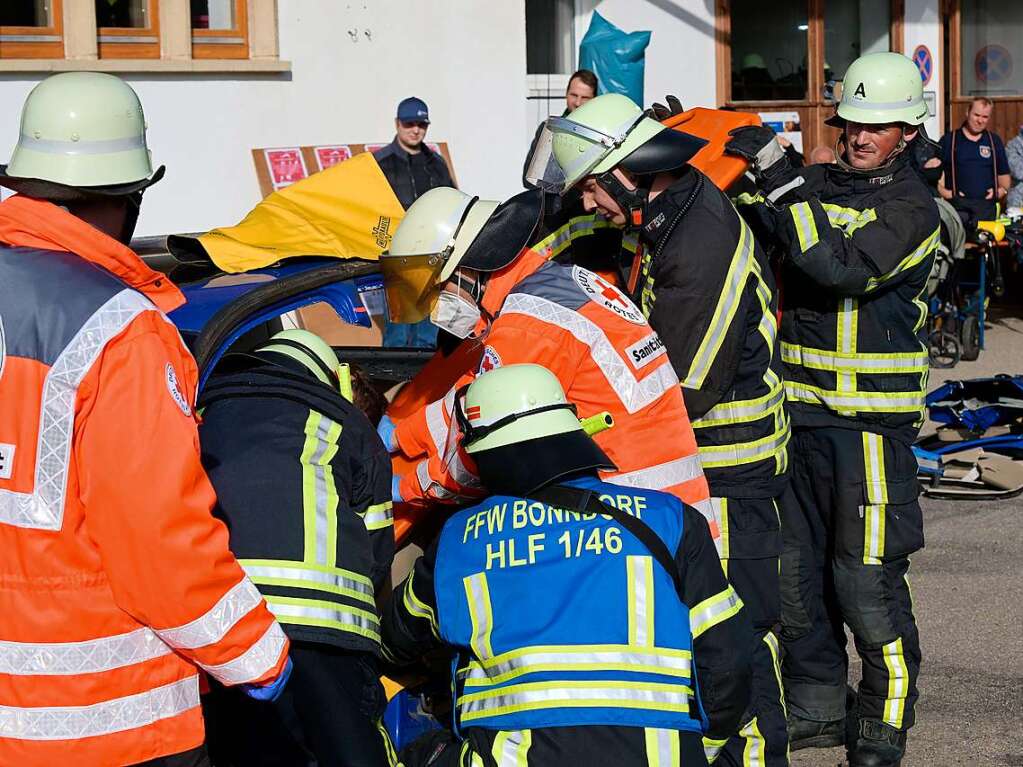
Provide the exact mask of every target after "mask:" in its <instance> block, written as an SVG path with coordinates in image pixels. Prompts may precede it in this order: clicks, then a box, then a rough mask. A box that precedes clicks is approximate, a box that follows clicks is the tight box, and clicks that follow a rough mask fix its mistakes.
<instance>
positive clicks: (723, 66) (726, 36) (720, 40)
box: [714, 0, 732, 106]
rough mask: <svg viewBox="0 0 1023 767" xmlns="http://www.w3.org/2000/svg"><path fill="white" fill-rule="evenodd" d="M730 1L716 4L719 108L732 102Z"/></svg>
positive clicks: (715, 63)
mask: <svg viewBox="0 0 1023 767" xmlns="http://www.w3.org/2000/svg"><path fill="white" fill-rule="evenodd" d="M730 6H731V3H730V2H729V0H717V1H716V2H715V4H714V69H715V88H716V95H717V106H724V105H725V104H727V103H728V102H730V101H731V100H732V12H731V11H732V9H731V7H730Z"/></svg>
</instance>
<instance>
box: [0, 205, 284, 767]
mask: <svg viewBox="0 0 1023 767" xmlns="http://www.w3.org/2000/svg"><path fill="white" fill-rule="evenodd" d="M0 243H4V244H3V245H0V764H4V765H8V764H10V765H21V766H22V767H35V766H36V765H38V766H39V767H42V766H43V765H46V766H47V767H52V765H58V764H60V765H64V764H72V765H74V767H91V766H92V765H97V766H98V765H104V766H106V765H124V764H135V763H137V762H142V761H146V760H149V759H153V758H156V757H160V756H164V755H169V754H175V753H180V752H183V751H187V750H189V749H192V748H195V747H197V746H199V745H200V744H201V743H202V741H203V736H204V732H203V722H202V713H201V710H200V707H199V668H202V669H205V670H206V671H207V672H208V673H209V674H210V675H212V676H213V677H214V678H216V679H218V680H220V681H221V682H223V683H225V684H240V683H247V682H257V683H262V682H266V681H269V680H272V679H273V678H275V677H276V676H277V675H278V674H279V673H280V671H281V669H282V668H283V666H284V663H285V661H286V658H287V650H288V643H287V639H286V637H285V636H284V633H283V632H282V631H281V628H280V626H279V625H278V624H277V622H276V621H275V620H274V619H273V617H272V615H271V614H270V613H269V611H268V610H267V608H266V604H265V602H264V601H263V599H262V597H261V596H260V594H259V592H258V591H257V590H256V588H255V587H254V586H253V585H252V583H251V582H250V581H249V580H248V579H247V578H246V577H245V575H244V574H243V572H242V570H241V568H240V567H239V566H238V563H237V562H236V561H235V559H234V557H233V556H232V555H231V553H230V551H229V550H228V546H227V542H228V536H227V530H226V529H225V528H224V526H223V525H222V524H221V523H220V522H218V521H217V520H215V519H214V518H213V517H212V516H211V514H210V509H211V508H212V506H213V501H214V494H213V489H212V487H211V486H210V484H209V482H208V480H207V478H206V475H205V473H204V472H203V468H202V465H201V463H200V460H199V455H200V454H199V444H198V436H197V430H196V421H195V416H194V413H193V409H192V405H193V403H194V402H195V389H196V381H197V375H196V368H195V363H194V361H193V359H192V357H191V355H190V354H189V353H188V351H187V350H186V348H185V346H184V344H183V343H182V341H181V338H180V336H179V335H178V333H177V330H176V329H175V328H174V326H173V325H172V324H171V323H170V321H169V320H168V319H167V318H166V316H165V315H164V313H163V312H164V311H169V310H171V309H173V308H174V307H175V306H176V305H178V304H180V303H181V302H182V300H183V299H182V297H181V294H180V293H179V292H178V290H177V289H176V288H175V287H174V286H173V285H171V284H170V283H169V281H168V280H167V279H166V278H165V277H163V276H162V275H159V274H157V273H155V272H153V271H152V270H150V269H149V268H148V267H146V266H145V265H144V264H143V263H142V261H141V260H140V259H139V258H138V257H137V256H136V255H135V254H134V253H132V252H131V251H130V250H129V249H128V248H126V247H124V246H122V245H120V244H119V243H117V242H116V241H114V240H113V239H111V238H109V237H107V236H106V235H104V234H102V233H100V232H99V231H97V230H96V229H93V228H92V227H90V226H89V225H88V224H86V223H84V222H82V221H81V220H79V219H77V218H75V217H73V216H71V215H70V214H69V213H66V212H65V211H63V210H61V209H60V208H58V207H56V206H54V205H51V204H49V203H45V202H42V201H38V200H30V199H26V198H22V197H13V198H11V199H10V200H7V201H6V202H4V203H2V204H0ZM12 246H18V247H12Z"/></svg>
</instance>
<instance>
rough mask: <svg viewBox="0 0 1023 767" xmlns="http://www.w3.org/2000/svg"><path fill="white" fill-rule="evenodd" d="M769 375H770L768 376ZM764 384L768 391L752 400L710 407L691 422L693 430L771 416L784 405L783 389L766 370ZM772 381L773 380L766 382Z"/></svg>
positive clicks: (772, 374) (748, 421)
mask: <svg viewBox="0 0 1023 767" xmlns="http://www.w3.org/2000/svg"><path fill="white" fill-rule="evenodd" d="M768 374H770V375H768ZM764 379H765V380H764V383H765V384H766V385H767V386H769V387H770V391H769V392H767V394H764V395H763V396H760V397H755V398H754V399H745V400H735V401H733V402H721V403H718V404H717V405H715V406H714V407H712V408H711V409H710V410H708V411H707V412H706V413H704V414H703V415H702V416H700V417H699V418H697V419H695V420H694V421H692V426H693V428H694V429H706V428H709V427H713V426H731V425H734V424H738V423H750V422H752V421H759V420H761V419H762V418H767V417H768V416H773V415H774V413H775V411H777V410H779V409H780V408H781V407H782V406H783V405H784V403H785V387H783V386H782V385H781V381H780V380H779V379H778V378H777V376H775V375H774V373H773V371H772V370H771V369H770V368H768V369H767V373H765V375H764ZM768 379H773V380H768Z"/></svg>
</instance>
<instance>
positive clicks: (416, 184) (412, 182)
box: [376, 96, 455, 347]
mask: <svg viewBox="0 0 1023 767" xmlns="http://www.w3.org/2000/svg"><path fill="white" fill-rule="evenodd" d="M429 127H430V110H429V107H427V106H426V102H425V101H423V100H422V99H419V98H416V97H415V96H410V97H408V98H407V99H403V100H402V101H400V102H399V103H398V110H397V113H396V114H395V117H394V130H395V135H394V140H393V141H392V142H391V143H390V144H388V145H387V146H386V147H384V148H383V149H381V150H380V151H379V152H377V153H376V160H377V163H378V164H379V165H380V169H381V170H382V171H383V172H384V175H385V176H386V177H387V181H388V183H390V185H391V189H393V190H394V194H395V196H396V197H397V198H398V200H399V202H401V205H402V207H403V208H405V209H406V210H407V209H408V207H409V206H410V205H411V204H412V203H413V202H415V201H416V199H418V198H419V197H420V196H421V195H422V194H423V193H424V192H428V191H429V190H431V189H434V188H435V187H438V186H451V187H453V186H455V182H454V181H453V180H452V178H451V172H450V171H449V170H448V166H447V163H446V162H444V158H443V157H441V156H440V155H439V154H437V153H436V152H434V151H433V150H432V149H430V147H429V146H428V145H427V144H426V143H425V140H426V131H427V130H428V129H429ZM436 343H437V329H436V327H435V326H434V325H432V324H431V323H430V322H429V321H428V320H424V321H423V322H419V323H415V324H412V325H403V324H395V323H392V322H389V321H388V322H387V324H386V325H385V327H384V346H426V347H432V346H435V345H436Z"/></svg>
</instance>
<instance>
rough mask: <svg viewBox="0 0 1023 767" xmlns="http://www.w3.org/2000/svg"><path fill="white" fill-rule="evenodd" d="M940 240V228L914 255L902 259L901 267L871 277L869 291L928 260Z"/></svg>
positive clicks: (868, 281)
mask: <svg viewBox="0 0 1023 767" xmlns="http://www.w3.org/2000/svg"><path fill="white" fill-rule="evenodd" d="M940 240H941V227H940V226H939V227H938V228H937V229H935V230H934V232H933V233H932V234H931V235H930V236H929V237H928V238H927V239H925V240H924V241H923V242H921V243H920V244H919V245H917V247H916V249H914V250H913V252H912V253H910V254H909V255H908V256H906V257H905V258H904V259H902V261H900V262H899V265H898V266H896V267H895V268H894V269H892V270H891V271H890V272H888V273H887V274H883V275H881V276H880V277H871V278H870V279H868V280H867V290H868V291H871V290H874V289H875V288H878V287H880V286H881V285H883V284H884V283H886V282H887V281H888V280H890V279H891V278H892V277H895V276H896V275H898V274H901V273H902V272H904V271H906V270H907V269H912V268H913V267H914V266H916V265H917V264H919V263H920V262H921V261H923V260H924V259H925V258H927V256H929V255H930V254H931V253H933V252H934V251H935V250H936V249H937V247H938V243H939V241H940Z"/></svg>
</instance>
